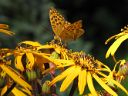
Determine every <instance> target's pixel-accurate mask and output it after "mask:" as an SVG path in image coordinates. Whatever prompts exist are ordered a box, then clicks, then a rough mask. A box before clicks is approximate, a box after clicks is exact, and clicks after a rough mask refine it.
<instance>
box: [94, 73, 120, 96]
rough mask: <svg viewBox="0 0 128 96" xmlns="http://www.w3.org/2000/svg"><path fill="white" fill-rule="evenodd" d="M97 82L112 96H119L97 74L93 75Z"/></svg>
mask: <svg viewBox="0 0 128 96" xmlns="http://www.w3.org/2000/svg"><path fill="white" fill-rule="evenodd" d="M93 77H94V78H95V80H96V81H97V82H98V83H99V84H100V85H101V86H102V87H103V88H104V89H105V90H106V91H107V92H108V93H109V94H111V95H112V96H118V95H117V94H116V92H114V91H113V90H112V89H111V88H110V87H109V86H108V85H107V84H105V82H103V81H102V80H101V79H100V78H99V77H98V76H97V75H96V74H93Z"/></svg>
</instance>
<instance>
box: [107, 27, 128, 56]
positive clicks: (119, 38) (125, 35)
mask: <svg viewBox="0 0 128 96" xmlns="http://www.w3.org/2000/svg"><path fill="white" fill-rule="evenodd" d="M114 38H115V39H116V41H115V42H114V43H113V44H112V45H111V46H110V47H109V49H108V51H107V53H106V58H108V57H109V56H110V55H112V56H113V57H114V54H115V52H116V51H117V49H118V47H119V46H120V45H121V43H122V42H123V41H125V40H126V39H128V27H126V26H125V27H124V29H121V33H119V34H117V35H114V36H112V37H110V38H109V39H108V40H107V41H106V42H105V44H107V43H108V42H109V41H110V40H112V39H114Z"/></svg>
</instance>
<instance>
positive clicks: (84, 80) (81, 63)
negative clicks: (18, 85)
mask: <svg viewBox="0 0 128 96" xmlns="http://www.w3.org/2000/svg"><path fill="white" fill-rule="evenodd" d="M69 57H70V56H69ZM71 58H72V59H73V60H74V62H75V64H74V65H69V67H68V68H67V69H66V70H65V71H64V72H62V73H61V74H60V75H58V76H57V77H55V78H54V79H53V80H52V81H51V82H50V84H49V86H52V85H53V84H55V83H56V82H58V81H60V80H62V79H64V78H65V79H64V81H63V82H62V84H61V87H60V92H64V91H65V90H66V89H67V88H68V87H69V85H70V84H71V83H72V82H73V81H74V79H75V78H77V77H78V90H79V94H80V95H81V94H83V92H84V90H85V87H86V85H88V88H89V90H90V92H91V94H92V96H98V93H97V91H96V90H95V88H94V84H93V78H94V79H95V80H96V81H97V82H98V83H99V85H100V86H101V87H102V88H104V89H105V90H106V91H107V92H108V93H110V94H111V95H113V96H118V95H117V93H116V92H115V91H113V90H112V89H111V87H109V86H108V85H107V84H106V81H104V79H106V80H112V81H113V82H114V84H116V85H117V86H119V87H120V86H121V87H120V88H121V89H123V90H125V88H124V87H123V86H122V85H121V84H119V83H118V82H116V81H115V80H114V79H113V78H111V77H107V75H105V74H104V72H107V73H108V74H109V73H110V72H111V70H110V69H109V67H107V66H106V65H104V64H103V63H101V62H100V61H98V60H95V59H94V58H93V57H92V56H89V55H86V54H84V53H83V52H80V53H78V52H74V53H72V54H71ZM65 65H66V64H65ZM66 66H67V65H66ZM125 92H127V91H126V90H125Z"/></svg>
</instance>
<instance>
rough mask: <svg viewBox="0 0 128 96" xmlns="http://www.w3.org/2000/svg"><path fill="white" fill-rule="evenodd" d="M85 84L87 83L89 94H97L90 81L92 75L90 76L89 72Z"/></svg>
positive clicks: (95, 95) (96, 95) (94, 95)
mask: <svg viewBox="0 0 128 96" xmlns="http://www.w3.org/2000/svg"><path fill="white" fill-rule="evenodd" d="M87 84H88V88H89V90H90V92H91V94H92V95H93V96H98V94H97V92H96V90H95V88H94V85H93V81H92V76H91V73H90V72H87Z"/></svg>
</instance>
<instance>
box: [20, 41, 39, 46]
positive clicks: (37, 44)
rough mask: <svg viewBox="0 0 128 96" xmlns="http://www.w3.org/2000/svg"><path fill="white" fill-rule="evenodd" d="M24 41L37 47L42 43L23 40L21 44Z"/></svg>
mask: <svg viewBox="0 0 128 96" xmlns="http://www.w3.org/2000/svg"><path fill="white" fill-rule="evenodd" d="M22 43H25V44H28V45H32V46H36V47H38V46H41V44H40V43H39V42H34V41H23V42H20V43H19V44H22Z"/></svg>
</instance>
